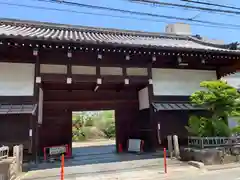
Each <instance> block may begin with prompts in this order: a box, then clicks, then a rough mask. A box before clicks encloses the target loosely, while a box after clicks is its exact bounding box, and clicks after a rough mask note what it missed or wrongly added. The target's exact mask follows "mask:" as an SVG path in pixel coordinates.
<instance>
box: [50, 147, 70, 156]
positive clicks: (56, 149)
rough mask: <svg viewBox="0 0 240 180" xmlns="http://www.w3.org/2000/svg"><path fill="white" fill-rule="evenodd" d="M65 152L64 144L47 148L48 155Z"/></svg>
mask: <svg viewBox="0 0 240 180" xmlns="http://www.w3.org/2000/svg"><path fill="white" fill-rule="evenodd" d="M65 152H66V147H65V146H58V147H51V148H49V154H50V155H57V154H62V153H65Z"/></svg>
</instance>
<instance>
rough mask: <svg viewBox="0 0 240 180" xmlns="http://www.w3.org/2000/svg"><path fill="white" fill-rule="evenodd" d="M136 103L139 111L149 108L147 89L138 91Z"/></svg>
mask: <svg viewBox="0 0 240 180" xmlns="http://www.w3.org/2000/svg"><path fill="white" fill-rule="evenodd" d="M138 102H139V110H142V109H147V108H149V106H150V104H149V96H148V87H145V88H143V89H141V90H140V91H138Z"/></svg>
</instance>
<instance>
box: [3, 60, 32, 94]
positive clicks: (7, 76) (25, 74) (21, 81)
mask: <svg viewBox="0 0 240 180" xmlns="http://www.w3.org/2000/svg"><path fill="white" fill-rule="evenodd" d="M33 88H34V64H26V63H0V96H31V95H33Z"/></svg>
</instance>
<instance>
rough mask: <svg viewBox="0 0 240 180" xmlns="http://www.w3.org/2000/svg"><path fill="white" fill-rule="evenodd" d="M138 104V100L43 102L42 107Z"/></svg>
mask: <svg viewBox="0 0 240 180" xmlns="http://www.w3.org/2000/svg"><path fill="white" fill-rule="evenodd" d="M133 102H138V100H114V101H112V100H111V101H94V100H92V101H44V105H68V104H76V105H85V104H86V105H87V104H112V103H116V104H119V103H133Z"/></svg>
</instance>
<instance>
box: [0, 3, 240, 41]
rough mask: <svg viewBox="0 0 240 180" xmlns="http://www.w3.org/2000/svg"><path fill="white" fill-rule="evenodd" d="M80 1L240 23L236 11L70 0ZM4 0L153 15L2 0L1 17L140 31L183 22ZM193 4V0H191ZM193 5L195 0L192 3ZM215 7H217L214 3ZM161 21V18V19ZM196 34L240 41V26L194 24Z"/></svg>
mask: <svg viewBox="0 0 240 180" xmlns="http://www.w3.org/2000/svg"><path fill="white" fill-rule="evenodd" d="M68 1H73V2H79V3H86V4H95V5H99V6H107V7H113V8H120V9H126V10H133V11H141V12H148V13H155V14H161V15H170V16H181V17H184V18H192V17H194V16H197V18H196V19H197V20H207V21H215V22H221V23H228V24H240V22H239V17H240V15H239V16H235V15H223V14H216V13H208V12H202V11H196V10H186V9H180V8H166V7H153V6H149V5H143V4H138V3H129V2H126V1H125V0H68ZM160 1H165V2H174V3H181V4H186V3H184V2H181V1H180V0H160ZM201 1H208V2H213V3H218V4H225V5H226V4H227V5H233V6H235V7H240V1H239V0H238V1H237V0H228V1H227V0H201ZM2 2H5V3H6V2H7V3H16V4H24V5H33V6H44V7H48V8H58V9H65V10H66V9H67V10H73V11H79V12H88V13H89V12H91V13H100V14H101V13H103V14H109V15H120V16H131V17H135V18H146V19H154V18H152V17H143V16H136V15H129V14H122V13H116V12H111V11H105V10H93V9H88V8H82V7H76V6H66V5H62V4H56V3H48V2H39V1H36V0H21V1H20V0H18V1H17V0H0V7H1V11H0V17H1V18H15V19H23V20H37V21H46V22H54V23H64V24H74V25H84V26H94V27H106V28H119V29H128V30H141V31H151V32H164V28H165V26H166V24H168V23H174V22H180V21H175V20H166V19H159V18H158V19H156V18H155V20H158V22H153V21H149V20H148V21H146V20H145V21H143V20H137V19H127V18H116V17H115V18H113V17H106V16H100V15H90V14H82V13H70V12H62V11H50V10H42V9H32V8H26V7H16V6H9V5H3V4H1V3H2ZM188 4H189V5H191V4H190V3H188ZM192 5H193V4H192ZM212 8H214V7H212ZM160 21H162V22H160ZM191 28H192V32H193V34H200V35H201V36H206V37H209V38H213V39H221V40H224V41H225V42H226V43H227V42H236V41H240V35H239V34H240V28H238V29H228V28H219V27H218V28H216V27H215V28H213V27H204V26H196V25H191Z"/></svg>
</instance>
